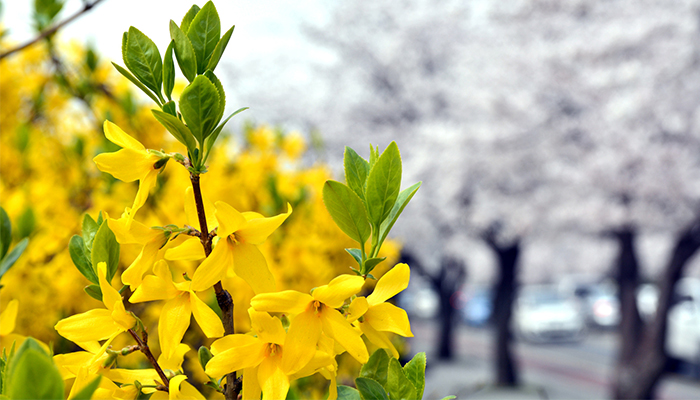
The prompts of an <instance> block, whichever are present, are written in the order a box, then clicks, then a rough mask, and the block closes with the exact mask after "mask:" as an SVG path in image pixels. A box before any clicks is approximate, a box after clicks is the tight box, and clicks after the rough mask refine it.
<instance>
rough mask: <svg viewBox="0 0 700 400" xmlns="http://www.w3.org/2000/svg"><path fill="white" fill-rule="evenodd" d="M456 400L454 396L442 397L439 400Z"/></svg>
mask: <svg viewBox="0 0 700 400" xmlns="http://www.w3.org/2000/svg"><path fill="white" fill-rule="evenodd" d="M456 398H457V396H455V395H449V396H445V397H443V398H442V399H440V400H452V399H456Z"/></svg>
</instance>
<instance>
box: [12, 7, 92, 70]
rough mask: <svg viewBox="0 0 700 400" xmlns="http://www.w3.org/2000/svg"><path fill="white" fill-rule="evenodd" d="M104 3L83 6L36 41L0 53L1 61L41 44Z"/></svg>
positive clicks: (35, 39) (43, 33) (41, 34)
mask: <svg viewBox="0 0 700 400" xmlns="http://www.w3.org/2000/svg"><path fill="white" fill-rule="evenodd" d="M102 1H104V0H95V1H93V2H92V3H85V5H84V6H83V8H82V9H80V10H79V11H78V12H77V13H75V14H73V15H71V16H70V17H68V18H67V19H65V20H63V21H61V22H59V23H58V24H56V25H54V26H53V27H51V28H49V29H46V30H45V31H43V32H41V33H40V34H39V36H37V37H35V38H34V39H32V40H30V41H29V42H27V43H24V44H22V45H20V46H17V47H14V48H12V49H10V50H7V51H6V52H4V53H0V60H2V59H3V58H5V57H7V56H9V55H11V54H13V53H16V52H18V51H21V50H24V49H26V48H27V47H29V46H31V45H33V44H35V43H38V42H40V41H42V40H44V39H46V38H47V37H49V36H51V35H53V34H54V33H56V31H58V30H59V29H61V28H63V27H64V26H66V25H68V24H69V23H71V22H73V21H74V20H75V19H77V18H78V17H80V16H81V15H83V14H85V13H86V12H88V11H90V10H91V9H92V8H93V7H95V6H96V5H98V4H99V3H101V2H102Z"/></svg>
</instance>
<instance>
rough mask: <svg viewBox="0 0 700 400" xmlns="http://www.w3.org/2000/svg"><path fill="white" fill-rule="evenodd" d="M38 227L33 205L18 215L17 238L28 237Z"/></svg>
mask: <svg viewBox="0 0 700 400" xmlns="http://www.w3.org/2000/svg"><path fill="white" fill-rule="evenodd" d="M35 227H36V217H35V216H34V210H32V208H31V207H27V208H25V209H24V211H23V212H22V214H20V215H19V217H17V221H16V229H15V232H14V235H15V238H17V239H22V238H26V237H28V236H29V235H31V234H32V232H34V228H35Z"/></svg>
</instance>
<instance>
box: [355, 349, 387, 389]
mask: <svg viewBox="0 0 700 400" xmlns="http://www.w3.org/2000/svg"><path fill="white" fill-rule="evenodd" d="M388 369H389V354H388V353H387V352H386V350H384V349H377V350H376V351H375V352H374V353H373V354H372V355H371V356H370V357H369V360H367V363H366V364H365V365H363V366H362V369H360V376H361V377H363V378H371V379H374V380H375V381H377V382H379V383H380V384H381V385H382V386H386V380H387V373H388Z"/></svg>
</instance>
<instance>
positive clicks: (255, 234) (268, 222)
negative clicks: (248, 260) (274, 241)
mask: <svg viewBox="0 0 700 400" xmlns="http://www.w3.org/2000/svg"><path fill="white" fill-rule="evenodd" d="M291 213H292V205H291V204H289V203H287V212H286V213H284V214H279V215H276V216H274V217H269V218H256V219H252V220H250V221H248V223H247V224H245V226H243V227H242V228H241V229H240V230H238V232H236V233H237V235H239V236H240V237H241V238H242V239H243V240H244V241H245V242H246V243H250V244H262V243H263V242H265V240H267V238H268V236H270V235H271V234H272V232H274V231H275V230H276V229H277V228H279V226H280V225H282V223H283V222H284V221H285V220H286V219H287V218H288V217H289V215H290V214H291Z"/></svg>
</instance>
